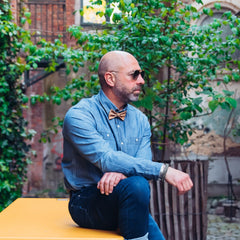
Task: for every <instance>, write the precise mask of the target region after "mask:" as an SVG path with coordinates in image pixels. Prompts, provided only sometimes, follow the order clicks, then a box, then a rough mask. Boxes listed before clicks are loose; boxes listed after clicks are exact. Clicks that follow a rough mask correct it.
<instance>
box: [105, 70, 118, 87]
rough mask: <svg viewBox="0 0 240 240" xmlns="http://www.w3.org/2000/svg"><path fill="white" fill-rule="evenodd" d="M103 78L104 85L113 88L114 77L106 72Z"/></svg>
mask: <svg viewBox="0 0 240 240" xmlns="http://www.w3.org/2000/svg"><path fill="white" fill-rule="evenodd" d="M104 78H105V81H106V84H107V85H108V86H109V87H113V86H114V84H115V76H114V74H113V73H111V72H106V73H105V74H104Z"/></svg>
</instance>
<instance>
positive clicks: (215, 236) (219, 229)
mask: <svg viewBox="0 0 240 240" xmlns="http://www.w3.org/2000/svg"><path fill="white" fill-rule="evenodd" d="M209 205H211V203H209ZM213 205H214V206H213V207H211V206H209V209H208V213H209V214H208V232H207V240H240V208H239V207H240V202H238V208H237V210H236V215H235V217H233V218H231V219H230V218H228V217H226V216H225V215H224V209H223V207H222V206H221V202H220V203H219V202H216V201H215V203H213Z"/></svg>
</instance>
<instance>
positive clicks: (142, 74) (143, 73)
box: [108, 70, 145, 80]
mask: <svg viewBox="0 0 240 240" xmlns="http://www.w3.org/2000/svg"><path fill="white" fill-rule="evenodd" d="M108 72H116V73H117V72H119V71H108ZM139 74H141V76H142V78H144V76H145V72H144V70H135V71H134V72H133V73H130V74H129V75H130V76H132V78H133V79H134V80H136V79H137V78H138V76H139Z"/></svg>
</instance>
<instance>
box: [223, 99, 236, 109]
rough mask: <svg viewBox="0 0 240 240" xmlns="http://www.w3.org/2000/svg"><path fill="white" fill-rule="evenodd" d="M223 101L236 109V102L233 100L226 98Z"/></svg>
mask: <svg viewBox="0 0 240 240" xmlns="http://www.w3.org/2000/svg"><path fill="white" fill-rule="evenodd" d="M225 101H226V102H227V103H229V104H230V106H231V107H233V108H236V107H237V100H236V99H234V98H230V97H226V98H225Z"/></svg>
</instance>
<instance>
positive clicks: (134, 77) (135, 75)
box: [133, 70, 140, 79]
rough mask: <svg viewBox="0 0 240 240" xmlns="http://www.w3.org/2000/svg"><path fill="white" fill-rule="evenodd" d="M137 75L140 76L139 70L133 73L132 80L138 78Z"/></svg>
mask: <svg viewBox="0 0 240 240" xmlns="http://www.w3.org/2000/svg"><path fill="white" fill-rule="evenodd" d="M139 74H140V71H139V70H136V71H135V72H134V73H133V79H136V78H138V76H139Z"/></svg>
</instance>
